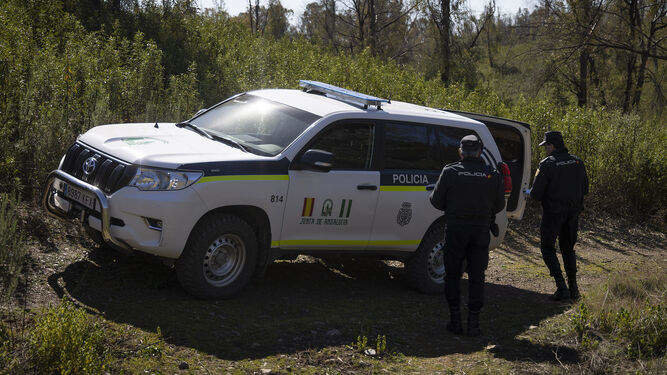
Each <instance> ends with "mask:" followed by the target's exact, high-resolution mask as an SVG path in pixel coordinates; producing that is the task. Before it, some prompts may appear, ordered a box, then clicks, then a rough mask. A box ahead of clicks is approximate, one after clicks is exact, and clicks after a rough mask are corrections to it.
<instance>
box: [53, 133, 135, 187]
mask: <svg viewBox="0 0 667 375" xmlns="http://www.w3.org/2000/svg"><path fill="white" fill-rule="evenodd" d="M90 157H93V158H95V165H96V166H95V170H93V172H92V173H90V174H85V173H84V172H83V164H84V163H85V162H86V160H88V159H89V158H90ZM61 169H62V170H63V171H64V172H66V173H68V174H70V175H72V176H74V177H76V178H78V179H79V180H81V181H85V182H87V183H89V184H91V185H93V186H96V187H98V188H100V189H101V190H102V191H103V192H105V193H106V194H112V193H114V192H115V191H116V190H118V189H120V188H122V187H123V186H126V185H127V184H128V183H129V182H130V180H131V179H132V177H133V176H134V174H135V172H136V168H135V167H134V166H132V165H128V164H126V163H123V162H120V161H118V160H115V159H112V158H110V157H108V156H106V155H104V154H101V153H99V152H97V151H95V150H93V149H91V148H88V147H86V146H84V145H82V144H79V143H75V144H73V145H72V147H70V148H69V150H67V154H65V160H64V161H63V165H62V168H61Z"/></svg>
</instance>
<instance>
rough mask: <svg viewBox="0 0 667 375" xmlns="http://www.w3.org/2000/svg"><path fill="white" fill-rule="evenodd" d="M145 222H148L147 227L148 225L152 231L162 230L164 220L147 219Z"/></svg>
mask: <svg viewBox="0 0 667 375" xmlns="http://www.w3.org/2000/svg"><path fill="white" fill-rule="evenodd" d="M144 220H146V225H148V227H149V228H150V229H154V230H160V231H161V230H162V220H160V219H155V218H152V217H145V218H144Z"/></svg>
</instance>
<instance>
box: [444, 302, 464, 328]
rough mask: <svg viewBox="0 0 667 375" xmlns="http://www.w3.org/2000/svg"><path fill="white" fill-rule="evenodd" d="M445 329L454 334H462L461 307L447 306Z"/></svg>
mask: <svg viewBox="0 0 667 375" xmlns="http://www.w3.org/2000/svg"><path fill="white" fill-rule="evenodd" d="M447 330H448V331H449V332H451V333H453V334H455V335H461V334H463V326H461V308H459V307H450V308H449V323H447Z"/></svg>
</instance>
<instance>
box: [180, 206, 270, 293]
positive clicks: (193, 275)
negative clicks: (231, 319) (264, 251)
mask: <svg viewBox="0 0 667 375" xmlns="http://www.w3.org/2000/svg"><path fill="white" fill-rule="evenodd" d="M256 264H257V236H256V235H255V232H254V231H253V229H252V227H251V226H250V225H249V224H248V223H247V222H245V221H244V220H243V219H241V218H239V217H238V216H235V215H230V214H220V215H211V216H209V217H206V218H204V219H203V220H202V221H201V222H200V223H199V224H197V226H196V227H195V228H194V229H193V231H192V234H191V235H190V239H189V240H188V243H187V245H186V246H185V249H184V250H183V254H181V257H180V258H179V259H178V260H177V261H176V275H177V276H178V280H179V281H180V283H181V285H182V286H183V288H184V289H185V290H186V291H188V292H189V293H191V294H192V295H194V296H196V297H199V298H206V299H214V298H230V297H232V296H234V295H235V294H237V293H238V292H240V291H241V290H242V289H243V288H244V287H245V286H246V285H247V284H248V283H249V282H250V279H251V277H252V274H253V271H254V269H255V266H256Z"/></svg>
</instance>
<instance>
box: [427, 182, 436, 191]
mask: <svg viewBox="0 0 667 375" xmlns="http://www.w3.org/2000/svg"><path fill="white" fill-rule="evenodd" d="M433 189H435V184H433V185H426V190H427V191H431V190H433Z"/></svg>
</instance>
